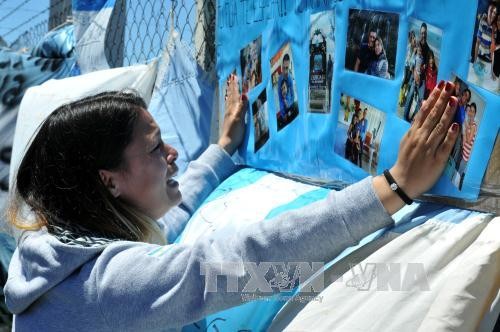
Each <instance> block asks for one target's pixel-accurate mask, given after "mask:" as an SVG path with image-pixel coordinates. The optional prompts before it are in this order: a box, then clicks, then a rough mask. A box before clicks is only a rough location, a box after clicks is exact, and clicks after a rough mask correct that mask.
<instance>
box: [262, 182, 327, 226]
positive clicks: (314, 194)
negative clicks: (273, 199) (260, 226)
mask: <svg viewBox="0 0 500 332" xmlns="http://www.w3.org/2000/svg"><path fill="white" fill-rule="evenodd" d="M329 192H330V190H329V189H325V188H319V189H317V190H313V191H309V192H307V193H305V194H303V195H300V196H299V197H297V198H296V199H294V200H293V201H291V202H289V203H287V204H284V205H281V206H278V207H276V208H274V209H272V210H271V211H270V212H269V213H268V215H267V216H266V218H265V219H271V218H274V217H276V216H277V215H279V214H281V213H283V212H286V211H289V210H294V209H298V208H300V207H303V206H306V205H308V204H310V203H313V202H316V201H319V200H321V199H323V198H325V197H326V196H327V195H328V193H329Z"/></svg>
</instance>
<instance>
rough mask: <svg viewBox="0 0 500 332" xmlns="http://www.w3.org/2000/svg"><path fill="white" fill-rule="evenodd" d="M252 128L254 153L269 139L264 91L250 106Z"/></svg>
mask: <svg viewBox="0 0 500 332" xmlns="http://www.w3.org/2000/svg"><path fill="white" fill-rule="evenodd" d="M252 116H253V126H254V137H255V139H254V152H257V151H258V150H259V149H260V148H261V147H262V146H263V145H264V144H265V143H266V142H267V140H268V139H269V122H268V119H269V114H268V112H267V95H266V89H264V90H263V91H262V92H261V93H260V94H259V97H258V98H257V99H256V100H255V101H254V102H253V104H252Z"/></svg>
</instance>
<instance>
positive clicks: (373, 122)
mask: <svg viewBox="0 0 500 332" xmlns="http://www.w3.org/2000/svg"><path fill="white" fill-rule="evenodd" d="M340 105H341V108H340V110H339V117H338V123H337V129H336V135H335V137H336V138H335V147H334V150H335V153H336V154H338V155H340V156H342V157H343V158H345V159H347V160H348V161H350V162H351V163H353V164H354V165H356V166H357V167H359V168H362V169H363V170H365V171H366V172H367V173H370V174H372V175H376V174H377V164H378V157H379V155H380V142H381V140H382V134H383V132H384V126H385V120H386V115H385V113H384V112H382V111H380V110H378V109H376V108H375V107H373V106H371V105H368V104H366V103H364V102H362V101H360V100H357V99H354V98H352V97H349V96H346V95H344V94H343V95H342V96H341V98H340Z"/></svg>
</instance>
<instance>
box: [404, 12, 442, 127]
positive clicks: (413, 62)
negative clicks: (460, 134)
mask: <svg viewBox="0 0 500 332" xmlns="http://www.w3.org/2000/svg"><path fill="white" fill-rule="evenodd" d="M409 21H410V27H409V29H408V31H409V32H408V44H407V47H406V58H405V72H404V78H403V84H402V85H401V89H400V91H399V99H398V112H397V114H398V116H399V117H400V118H401V119H403V120H406V121H408V122H411V121H412V120H413V118H414V117H415V115H416V114H417V112H418V110H419V109H420V105H421V104H422V102H423V101H424V100H426V99H427V98H428V97H429V94H430V93H431V91H432V89H434V87H435V86H436V84H437V76H438V67H439V59H440V55H441V51H440V50H441V38H442V35H443V32H442V31H441V29H438V28H436V27H435V26H433V25H430V24H428V23H426V22H423V21H420V20H417V19H415V18H410V20H409Z"/></svg>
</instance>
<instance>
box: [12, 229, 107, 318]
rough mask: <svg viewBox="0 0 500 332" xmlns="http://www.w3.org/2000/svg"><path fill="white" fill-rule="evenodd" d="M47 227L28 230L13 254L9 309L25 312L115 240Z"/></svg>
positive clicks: (13, 311)
mask: <svg viewBox="0 0 500 332" xmlns="http://www.w3.org/2000/svg"><path fill="white" fill-rule="evenodd" d="M81 234H82V233H81V232H78V235H77V233H76V232H74V231H68V230H62V229H60V228H58V229H57V230H54V231H53V229H51V232H50V233H49V232H48V231H47V229H46V228H44V229H42V230H39V231H36V232H31V231H30V232H25V233H24V234H23V235H22V236H21V238H20V240H19V242H18V246H17V248H16V250H15V252H14V255H13V256H12V260H11V263H10V265H9V274H8V279H7V282H6V284H5V288H4V294H5V303H6V305H7V308H8V309H9V310H10V311H11V312H12V313H13V314H19V313H22V312H23V311H24V310H26V309H27V308H28V307H29V306H30V305H31V304H32V303H33V302H35V301H36V300H37V299H38V298H40V297H41V296H43V295H44V294H45V293H46V292H47V291H49V290H50V289H52V288H53V287H54V286H56V285H57V284H59V283H60V282H61V281H63V280H64V279H66V278H67V277H68V276H70V275H71V274H72V273H73V272H75V271H76V270H77V269H79V268H80V267H81V266H82V265H84V264H85V263H87V262H89V261H91V260H93V259H95V258H96V257H97V256H98V255H99V254H100V253H101V252H102V251H103V250H104V248H105V247H106V246H107V245H108V244H109V243H110V242H113V241H116V240H112V239H107V238H102V237H96V236H91V235H89V234H85V235H81Z"/></svg>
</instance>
